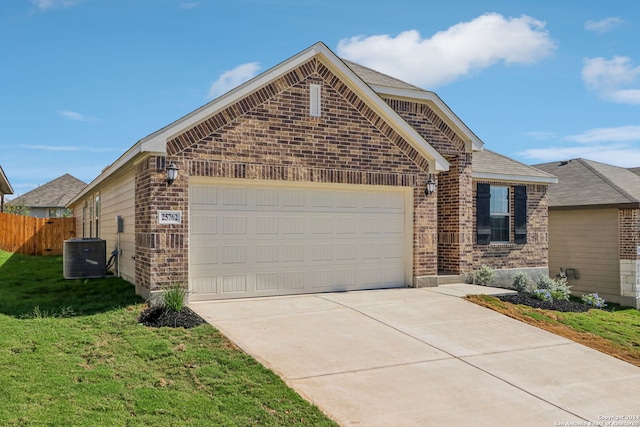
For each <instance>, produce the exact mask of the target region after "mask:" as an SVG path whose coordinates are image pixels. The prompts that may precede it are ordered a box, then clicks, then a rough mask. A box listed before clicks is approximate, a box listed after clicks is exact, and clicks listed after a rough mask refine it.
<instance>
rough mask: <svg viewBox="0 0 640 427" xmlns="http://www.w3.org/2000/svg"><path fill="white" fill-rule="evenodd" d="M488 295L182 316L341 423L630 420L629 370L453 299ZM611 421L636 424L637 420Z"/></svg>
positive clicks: (252, 303)
mask: <svg viewBox="0 0 640 427" xmlns="http://www.w3.org/2000/svg"><path fill="white" fill-rule="evenodd" d="M490 290H491V288H478V287H473V286H471V285H445V286H441V287H438V288H423V289H388V290H377V291H358V292H346V293H328V294H314V295H300V296H287V297H270V298H260V299H243V300H227V301H216V302H206V303H205V302H198V303H192V304H190V307H191V308H192V309H193V310H194V311H196V312H197V313H198V314H199V315H200V316H202V317H203V318H205V319H206V320H207V321H208V322H210V323H211V324H212V325H214V326H215V327H216V328H218V329H219V330H220V331H221V332H223V333H224V334H225V335H226V336H227V337H229V338H230V339H231V340H232V341H233V342H235V343H236V344H237V345H238V346H239V347H240V348H242V349H243V350H244V351H246V352H247V353H249V354H250V355H252V356H253V357H255V358H256V359H257V360H259V361H260V362H261V363H262V364H264V365H265V366H267V367H268V368H271V369H272V370H274V371H275V372H276V373H277V374H278V375H280V376H281V377H282V378H283V379H284V380H285V381H286V382H287V384H288V385H289V386H290V387H292V388H293V389H295V390H296V391H297V392H298V393H300V394H301V395H302V396H303V397H305V398H306V399H307V400H309V401H310V402H312V403H314V404H316V405H317V406H318V407H320V408H321V409H322V410H323V411H324V412H325V413H326V414H327V415H329V416H330V417H331V418H333V419H334V420H336V421H337V422H338V423H339V424H341V425H344V426H427V425H433V426H436V425H447V426H469V425H474V426H503V425H514V426H515V425H517V426H536V427H538V426H560V425H600V424H597V423H602V424H601V425H606V423H607V422H608V421H609V422H612V423H610V424H609V425H616V424H615V422H616V420H615V419H614V418H610V417H620V416H631V417H633V416H635V417H640V368H638V367H636V366H633V365H630V364H628V363H626V362H622V361H620V360H618V359H615V358H612V357H610V356H606V355H604V354H602V353H599V352H597V351H595V350H591V349H589V348H587V347H584V346H582V345H580V344H577V343H574V342H572V341H569V340H567V339H564V338H561V337H558V336H556V335H554V334H551V333H548V332H545V331H542V330H539V329H537V328H535V327H532V326H529V325H526V324H523V323H521V322H518V321H516V320H513V319H510V318H508V317H505V316H503V315H500V314H498V313H495V312H493V311H491V310H489V309H485V308H482V307H479V306H476V305H474V304H472V303H470V302H467V301H465V300H464V299H462V298H460V297H459V296H463V295H465V294H467V293H489V292H488V291H490ZM572 422H573V423H574V424H571V423H572ZM589 422H591V423H593V424H588V423H589ZM617 422H626V423H629V424H617V425H628V426H631V425H635V426H640V418H636V419H626V420H625V419H621V418H618V419H617ZM576 423H578V424H576ZM634 423H635V424H634Z"/></svg>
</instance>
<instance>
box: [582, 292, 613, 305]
mask: <svg viewBox="0 0 640 427" xmlns="http://www.w3.org/2000/svg"><path fill="white" fill-rule="evenodd" d="M580 299H581V300H582V302H583V303H585V304H587V305H588V306H591V307H595V308H605V307H606V306H607V304H606V303H605V300H604V298H601V297H600V296H599V295H598V294H597V293H593V294H587V295H582V296H581V297H580Z"/></svg>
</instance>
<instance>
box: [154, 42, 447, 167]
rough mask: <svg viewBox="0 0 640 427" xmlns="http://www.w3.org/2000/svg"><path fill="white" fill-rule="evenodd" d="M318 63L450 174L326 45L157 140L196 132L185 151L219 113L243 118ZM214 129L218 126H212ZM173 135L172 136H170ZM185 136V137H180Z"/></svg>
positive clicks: (301, 55)
mask: <svg viewBox="0 0 640 427" xmlns="http://www.w3.org/2000/svg"><path fill="white" fill-rule="evenodd" d="M314 58H315V59H317V60H318V61H320V62H321V63H322V65H323V66H324V67H326V68H327V69H328V70H329V71H330V72H331V73H333V74H334V75H335V76H337V77H338V78H339V79H340V81H341V82H342V83H343V84H345V85H346V86H347V87H348V88H349V89H350V90H351V91H352V92H353V93H355V94H356V95H357V96H358V98H359V99H360V100H363V101H364V102H365V103H366V104H367V106H368V107H369V108H370V109H371V110H373V111H374V112H375V113H376V114H377V115H378V116H380V117H381V118H382V119H383V120H384V121H385V122H386V123H387V125H388V126H390V127H391V128H393V130H394V131H395V132H397V133H398V134H399V135H400V136H401V137H402V138H403V139H404V140H405V141H407V142H408V143H409V145H411V146H412V147H413V148H414V149H415V150H416V151H417V152H418V153H420V154H421V155H422V156H423V157H424V158H425V159H426V160H427V161H428V163H429V167H430V169H431V170H433V171H443V170H448V167H449V164H448V162H447V161H446V160H445V159H444V157H442V156H441V155H440V153H438V152H437V151H436V150H435V149H434V148H433V147H432V146H431V145H430V144H429V143H428V142H427V141H426V140H424V138H422V137H421V136H420V135H419V134H418V133H417V131H416V130H415V129H413V127H411V126H410V125H409V124H407V123H406V122H405V121H404V120H403V119H402V118H401V117H400V116H399V115H398V114H397V113H396V112H395V111H394V110H393V109H392V108H391V107H389V105H388V104H387V103H386V102H384V100H382V99H381V98H380V97H379V96H378V95H377V94H376V93H375V92H374V91H373V90H372V89H371V88H370V87H369V86H368V85H367V84H365V83H364V81H363V80H362V79H361V78H360V77H359V76H358V75H356V74H355V73H354V72H353V71H352V70H351V68H349V67H347V66H346V65H345V63H344V62H342V61H341V60H340V59H339V58H338V57H337V56H336V55H335V54H334V53H333V52H332V51H331V50H330V49H329V48H328V47H326V46H325V45H324V44H323V43H317V44H315V45H313V46H312V47H310V48H308V49H306V50H305V51H303V52H301V53H299V54H298V55H295V56H293V57H291V58H290V59H288V60H287V61H285V62H283V63H281V64H279V65H277V66H276V67H273V68H272V69H270V70H268V71H266V72H264V73H262V74H261V75H259V76H257V77H255V78H254V79H252V80H250V81H248V82H246V83H244V84H243V85H240V86H238V87H237V88H235V89H233V90H231V91H230V92H228V93H226V94H225V95H222V96H221V97H219V98H217V99H216V100H214V101H212V102H210V103H209V104H207V105H205V106H204V107H202V108H200V109H199V110H196V111H194V112H193V113H191V114H190V115H188V116H185V117H184V118H182V119H180V120H179V121H177V122H175V123H174V124H173V125H170V126H169V127H168V128H165V131H164V132H162V134H161V135H158V136H157V137H159V138H162V139H164V141H165V142H167V141H170V140H172V139H173V138H176V137H177V136H178V135H179V134H182V133H183V132H185V131H187V130H188V129H190V128H193V132H194V134H193V135H187V138H186V140H185V141H183V142H182V143H180V142H178V144H179V145H183V147H182V148H186V146H188V145H189V144H191V143H193V142H195V141H196V140H199V139H201V138H202V136H203V135H204V134H208V133H210V128H211V127H212V126H208V125H205V126H202V127H201V129H198V128H197V126H198V125H199V124H202V123H203V122H204V121H205V120H207V119H209V118H212V116H214V115H215V114H216V113H219V112H221V111H223V110H225V109H226V108H229V107H231V106H232V105H233V106H234V109H233V110H227V111H225V114H224V115H220V116H219V117H218V118H217V119H218V120H226V121H228V120H230V119H233V117H234V116H238V115H240V114H242V112H243V109H245V110H246V109H250V108H253V105H252V104H251V103H248V104H247V105H242V104H240V105H239V106H236V105H235V104H236V103H238V101H240V100H244V99H247V97H248V96H249V95H250V94H252V93H256V92H259V91H264V93H263V94H261V96H260V97H258V99H266V98H267V97H269V96H271V95H273V94H274V92H275V91H277V90H278V89H282V88H281V87H280V88H279V87H271V88H269V90H267V88H268V85H269V84H270V83H273V82H275V81H277V79H280V78H284V79H285V80H284V81H287V80H288V79H287V74H290V77H289V79H290V80H292V81H294V80H298V79H300V76H299V73H300V71H299V69H300V67H304V66H305V64H308V63H309V61H310V60H312V59H314ZM211 125H213V126H214V127H215V126H217V125H218V124H216V123H211ZM171 131H173V132H171ZM180 136H182V135H180Z"/></svg>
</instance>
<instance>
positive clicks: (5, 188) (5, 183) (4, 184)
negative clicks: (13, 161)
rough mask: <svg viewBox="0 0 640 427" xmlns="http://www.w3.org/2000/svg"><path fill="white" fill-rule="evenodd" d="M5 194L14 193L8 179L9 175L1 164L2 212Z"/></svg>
mask: <svg viewBox="0 0 640 427" xmlns="http://www.w3.org/2000/svg"><path fill="white" fill-rule="evenodd" d="M5 194H13V188H11V184H10V183H9V180H8V179H7V176H6V175H5V174H4V170H2V166H0V212H4V196H5Z"/></svg>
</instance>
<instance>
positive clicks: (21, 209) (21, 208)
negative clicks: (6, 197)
mask: <svg viewBox="0 0 640 427" xmlns="http://www.w3.org/2000/svg"><path fill="white" fill-rule="evenodd" d="M4 211H5V212H6V213H9V214H13V215H24V216H29V215H31V209H30V208H29V206H27V205H25V204H24V200H20V201H19V202H18V203H11V201H9V202H7V204H6V205H5V206H4Z"/></svg>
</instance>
